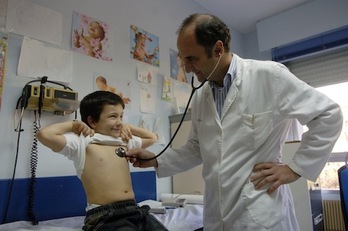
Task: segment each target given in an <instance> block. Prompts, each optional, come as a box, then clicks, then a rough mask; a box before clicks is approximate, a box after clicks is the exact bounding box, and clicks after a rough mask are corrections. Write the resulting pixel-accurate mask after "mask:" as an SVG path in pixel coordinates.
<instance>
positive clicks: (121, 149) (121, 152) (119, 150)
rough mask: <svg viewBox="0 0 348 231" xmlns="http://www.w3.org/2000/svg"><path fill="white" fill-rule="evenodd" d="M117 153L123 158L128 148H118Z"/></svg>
mask: <svg viewBox="0 0 348 231" xmlns="http://www.w3.org/2000/svg"><path fill="white" fill-rule="evenodd" d="M115 153H116V155H118V156H119V157H121V158H123V157H125V156H126V150H124V148H122V147H119V148H116V150H115Z"/></svg>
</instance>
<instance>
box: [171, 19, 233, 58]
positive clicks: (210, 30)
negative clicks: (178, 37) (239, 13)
mask: <svg viewBox="0 0 348 231" xmlns="http://www.w3.org/2000/svg"><path fill="white" fill-rule="evenodd" d="M192 24H195V25H196V28H195V35H196V40H197V43H198V45H201V46H203V47H205V51H206V53H207V55H208V57H209V58H210V57H211V56H212V49H213V47H214V45H215V43H216V42H217V41H218V40H221V41H222V42H223V44H224V49H225V51H226V52H229V51H230V42H231V34H230V29H229V28H228V26H227V25H226V24H225V23H224V22H223V21H222V20H221V19H219V18H218V17H216V16H214V15H210V14H192V15H190V16H189V17H187V18H186V19H184V21H183V22H182V24H181V26H180V27H179V30H178V32H177V33H178V34H179V33H180V32H182V31H183V30H184V29H185V28H187V27H188V26H190V25H192Z"/></svg>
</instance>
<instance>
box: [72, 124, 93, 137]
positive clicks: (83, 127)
mask: <svg viewBox="0 0 348 231" xmlns="http://www.w3.org/2000/svg"><path fill="white" fill-rule="evenodd" d="M71 131H72V132H73V133H75V134H78V135H80V134H83V135H84V136H88V135H89V136H93V135H94V130H93V129H92V128H90V127H89V126H88V125H87V124H85V123H84V122H82V121H78V120H74V121H73V123H72V129H71Z"/></svg>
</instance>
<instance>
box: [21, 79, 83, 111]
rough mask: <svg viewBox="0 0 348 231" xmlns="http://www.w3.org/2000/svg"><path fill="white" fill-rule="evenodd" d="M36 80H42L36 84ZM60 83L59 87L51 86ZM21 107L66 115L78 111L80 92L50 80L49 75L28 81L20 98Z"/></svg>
mask: <svg viewBox="0 0 348 231" xmlns="http://www.w3.org/2000/svg"><path fill="white" fill-rule="evenodd" d="M35 82H41V84H39V85H34V83H35ZM51 84H55V85H59V86H60V87H59V88H56V87H52V86H49V85H51ZM20 106H21V108H24V109H27V110H33V111H34V110H35V111H39V112H41V111H46V112H53V113H54V114H56V115H66V114H71V113H73V112H76V110H77V109H78V107H79V101H78V93H77V92H75V91H73V90H72V89H71V88H69V87H67V86H65V85H63V84H60V83H57V82H52V81H48V80H47V77H42V79H41V80H37V81H31V82H29V83H27V84H26V85H25V86H24V88H23V91H22V96H21V98H20Z"/></svg>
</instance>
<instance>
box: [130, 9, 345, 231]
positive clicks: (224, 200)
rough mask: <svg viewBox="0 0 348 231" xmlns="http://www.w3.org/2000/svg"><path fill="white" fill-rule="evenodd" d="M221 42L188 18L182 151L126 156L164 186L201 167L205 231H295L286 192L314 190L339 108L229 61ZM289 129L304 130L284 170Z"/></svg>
mask: <svg viewBox="0 0 348 231" xmlns="http://www.w3.org/2000/svg"><path fill="white" fill-rule="evenodd" d="M230 39H231V37H230V32H229V29H228V27H227V26H226V25H225V23H223V22H222V21H221V20H220V19H218V18H216V17H215V16H213V15H207V14H194V15H191V16H189V17H188V18H186V19H185V20H184V21H183V23H182V25H181V27H180V28H179V31H178V39H177V46H178V51H179V55H180V57H181V58H182V59H183V61H184V62H185V68H186V71H187V72H193V73H194V74H195V75H196V76H197V78H198V80H199V81H200V82H203V81H206V80H208V81H209V82H208V83H206V84H205V85H203V87H202V88H201V89H199V90H197V91H196V93H195V95H194V96H193V101H192V113H191V118H192V129H191V133H190V136H189V138H188V140H187V143H186V144H185V145H184V146H182V147H181V148H178V149H170V150H167V151H166V152H164V154H163V155H161V156H160V157H158V158H157V159H154V160H151V161H142V160H139V159H136V157H138V158H149V157H153V156H154V154H153V153H151V152H148V151H146V150H143V149H136V150H129V151H128V153H127V155H128V156H132V157H135V158H131V157H128V159H129V160H130V161H131V162H132V163H133V166H135V167H143V168H144V167H151V166H154V167H156V171H157V174H158V176H159V177H166V176H171V175H174V174H176V173H179V172H182V171H185V170H188V169H191V168H193V167H195V166H197V165H199V164H201V163H203V173H202V175H203V178H204V180H205V183H206V188H205V194H204V211H205V213H204V230H205V231H206V230H208V231H219V230H224V231H231V230H232V231H239V230H241V231H255V230H258V231H261V230H272V231H280V230H282V231H297V230H299V227H298V223H297V221H296V216H295V212H294V204H293V199H292V196H291V191H290V188H289V186H288V183H291V182H293V181H296V180H297V179H298V178H299V177H300V176H302V177H305V178H307V179H309V180H312V181H314V180H316V178H317V177H318V175H319V174H320V172H321V170H322V168H323V167H324V165H325V163H326V161H327V159H328V157H329V155H330V153H331V151H332V148H333V146H334V144H335V142H336V140H337V138H338V136H339V134H340V131H341V128H342V114H341V110H340V107H339V106H338V105H337V104H336V103H335V102H333V101H332V100H330V99H329V98H328V97H326V96H325V95H323V94H321V93H320V92H318V91H317V90H315V89H314V88H312V87H310V86H309V85H307V84H306V83H304V82H302V81H301V80H299V79H298V78H297V77H296V76H294V75H293V74H292V73H291V72H290V71H289V70H288V69H287V68H286V67H285V66H284V65H282V64H279V63H275V62H272V61H256V60H248V59H242V58H240V57H239V56H237V55H236V54H233V53H231V52H230ZM292 119H297V120H298V121H299V122H300V123H301V124H302V125H307V126H308V128H309V130H308V131H307V132H306V133H304V134H303V137H302V140H301V145H300V147H299V149H298V150H297V151H296V154H295V155H294V157H293V159H292V160H291V162H290V163H288V164H283V163H281V157H282V148H283V145H284V141H285V138H286V136H287V132H288V130H289V125H290V122H291V120H292Z"/></svg>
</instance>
